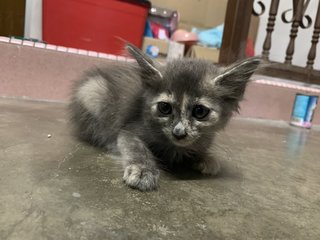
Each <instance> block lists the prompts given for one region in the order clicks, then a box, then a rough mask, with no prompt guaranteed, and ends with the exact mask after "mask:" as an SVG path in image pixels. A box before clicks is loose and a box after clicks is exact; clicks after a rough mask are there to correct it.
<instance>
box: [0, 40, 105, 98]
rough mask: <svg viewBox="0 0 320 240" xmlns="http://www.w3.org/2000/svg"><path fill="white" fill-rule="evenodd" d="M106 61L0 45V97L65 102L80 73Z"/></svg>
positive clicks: (4, 44)
mask: <svg viewBox="0 0 320 240" xmlns="http://www.w3.org/2000/svg"><path fill="white" fill-rule="evenodd" d="M107 62H110V60H108V59H102V58H96V57H88V56H81V55H78V54H70V53H66V52H60V51H52V50H47V49H41V48H35V47H28V46H21V45H14V44H8V43H2V42H0V96H5V97H27V98H31V99H43V100H58V101H66V100H67V99H68V96H69V92H70V88H71V84H72V82H73V81H74V80H76V79H77V78H79V76H80V75H81V74H82V73H83V71H85V70H88V69H89V68H91V67H93V66H99V65H103V64H106V63H107Z"/></svg>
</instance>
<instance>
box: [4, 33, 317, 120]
mask: <svg viewBox="0 0 320 240" xmlns="http://www.w3.org/2000/svg"><path fill="white" fill-rule="evenodd" d="M36 45H39V46H38V47H31V46H25V45H23V43H22V42H15V43H14V44H13V43H11V44H10V43H8V41H7V39H6V38H0V96H3V97H19V98H21V97H26V98H30V99H40V100H51V101H67V100H68V98H69V93H70V89H71V85H72V82H73V81H74V80H76V79H78V78H79V77H80V76H81V74H82V73H83V71H85V70H88V69H90V68H91V67H93V66H102V65H104V64H107V63H109V62H110V61H114V60H118V61H119V60H120V61H128V59H126V58H123V57H120V58H119V57H117V56H114V55H107V54H101V53H96V52H88V51H81V50H78V49H64V48H58V47H57V46H54V49H57V48H58V50H49V49H50V47H51V46H49V49H48V48H47V47H48V46H43V45H41V44H36ZM82 54H85V55H82ZM88 54H89V55H91V56H88ZM275 85H279V84H274V85H272V82H271V84H270V82H269V83H268V82H265V83H264V81H256V82H252V83H251V84H250V85H249V87H248V89H247V92H246V95H245V100H244V101H243V102H242V103H241V112H240V116H242V117H252V118H262V119H274V120H284V121H289V120H290V116H291V111H292V107H293V102H294V98H295V94H296V93H297V92H301V93H306V94H310V92H308V91H306V90H305V89H304V90H299V87H297V88H296V89H294V88H293V87H292V86H291V87H290V86H286V85H281V86H275ZM310 90H312V89H310ZM317 91H318V90H316V91H315V92H313V93H311V94H312V95H318V96H319V92H317ZM313 122H314V123H315V124H320V103H319V106H318V108H317V109H316V113H315V116H314V121H313Z"/></svg>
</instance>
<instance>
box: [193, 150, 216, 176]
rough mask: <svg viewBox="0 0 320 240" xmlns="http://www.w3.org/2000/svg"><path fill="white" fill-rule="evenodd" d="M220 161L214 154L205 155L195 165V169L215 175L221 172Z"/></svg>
mask: <svg viewBox="0 0 320 240" xmlns="http://www.w3.org/2000/svg"><path fill="white" fill-rule="evenodd" d="M220 168H221V167H220V163H219V161H218V160H217V159H216V158H215V157H214V156H212V155H208V156H206V157H204V158H203V159H202V160H200V161H199V162H197V163H196V164H195V165H194V169H196V170H198V171H200V172H201V173H202V174H206V175H211V176H215V175H217V174H218V173H219V172H220Z"/></svg>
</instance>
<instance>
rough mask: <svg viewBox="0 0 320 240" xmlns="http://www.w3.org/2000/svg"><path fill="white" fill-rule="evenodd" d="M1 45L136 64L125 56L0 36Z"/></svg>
mask: <svg viewBox="0 0 320 240" xmlns="http://www.w3.org/2000/svg"><path fill="white" fill-rule="evenodd" d="M0 43H10V44H16V45H21V46H28V47H35V48H42V49H47V50H51V51H57V52H64V53H71V54H78V55H83V56H89V57H97V58H104V59H109V60H116V61H125V62H134V60H133V59H131V58H127V57H124V56H117V55H113V54H107V53H101V52H96V51H89V50H84V49H76V48H68V47H63V46H57V45H53V44H45V43H40V42H32V41H28V40H21V39H16V38H9V37H3V36H0Z"/></svg>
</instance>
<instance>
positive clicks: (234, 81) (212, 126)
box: [70, 44, 260, 191]
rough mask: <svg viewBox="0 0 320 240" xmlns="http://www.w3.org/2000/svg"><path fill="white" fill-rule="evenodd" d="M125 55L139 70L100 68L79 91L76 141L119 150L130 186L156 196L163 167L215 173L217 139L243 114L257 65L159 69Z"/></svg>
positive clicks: (181, 63)
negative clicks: (242, 103)
mask: <svg viewBox="0 0 320 240" xmlns="http://www.w3.org/2000/svg"><path fill="white" fill-rule="evenodd" d="M127 50H128V52H129V54H130V55H131V56H132V57H133V58H135V59H136V61H137V63H120V62H119V63H114V64H110V65H109V66H106V67H105V68H103V69H95V70H93V71H91V72H90V73H87V74H86V75H85V76H84V77H83V79H82V80H81V81H78V82H77V83H76V84H75V87H74V91H73V96H72V100H71V103H70V113H71V122H72V123H73V126H74V129H75V133H76V134H77V136H78V137H79V138H80V139H81V140H84V141H86V142H89V143H91V144H93V145H95V146H98V147H101V148H104V149H107V150H115V149H117V151H118V152H119V153H120V156H121V157H120V159H121V162H122V164H123V168H124V175H123V179H124V182H125V183H126V184H127V185H128V186H130V187H133V188H137V189H139V190H142V191H150V190H155V189H157V187H158V182H159V175H160V174H159V173H160V172H159V164H164V165H167V166H172V165H175V164H177V163H180V164H182V165H183V164H184V165H188V166H190V167H192V168H194V169H197V170H199V171H200V172H202V173H204V174H211V175H215V174H217V173H218V171H219V169H220V165H219V163H218V162H217V160H216V159H215V158H214V157H213V152H212V148H211V146H212V143H213V140H214V136H215V133H216V132H217V131H218V130H220V129H222V128H224V127H225V125H226V124H227V122H228V121H229V119H230V118H231V116H232V113H233V112H234V111H237V110H238V107H239V105H238V104H239V101H240V100H242V98H243V95H244V91H245V88H246V85H247V83H248V81H249V78H250V76H251V75H252V73H253V72H254V71H255V69H256V68H257V66H258V65H259V63H260V60H259V58H249V59H245V60H243V61H240V62H237V63H235V64H233V65H231V66H228V67H219V66H217V65H214V64H212V63H211V62H209V61H205V60H196V59H177V60H173V61H171V62H169V63H167V64H166V65H165V66H160V65H158V64H157V63H156V62H154V61H153V60H152V59H150V58H149V57H147V56H146V55H144V54H143V53H142V52H141V51H140V50H139V49H137V48H136V47H134V46H132V45H131V44H127ZM203 115H205V116H204V117H203ZM199 116H200V117H201V118H199Z"/></svg>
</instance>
